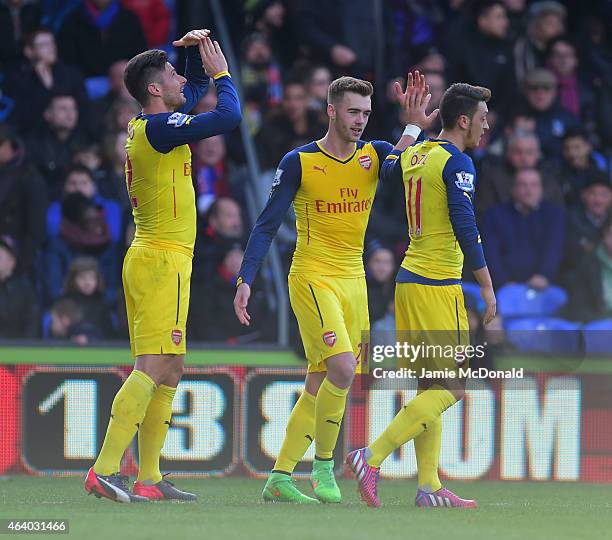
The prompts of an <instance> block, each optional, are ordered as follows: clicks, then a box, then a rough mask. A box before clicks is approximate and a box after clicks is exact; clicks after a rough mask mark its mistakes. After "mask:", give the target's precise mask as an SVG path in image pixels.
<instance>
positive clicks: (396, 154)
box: [379, 149, 403, 182]
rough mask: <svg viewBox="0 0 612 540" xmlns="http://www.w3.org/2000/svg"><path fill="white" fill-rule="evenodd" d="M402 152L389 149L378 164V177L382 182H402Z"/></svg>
mask: <svg viewBox="0 0 612 540" xmlns="http://www.w3.org/2000/svg"><path fill="white" fill-rule="evenodd" d="M401 155H402V153H401V152H400V151H399V150H393V149H392V150H391V152H390V153H389V155H388V156H387V157H386V158H385V160H384V161H383V162H382V164H381V165H380V173H379V177H380V179H381V181H383V182H402V181H403V174H402V162H401V161H402V160H401V159H400V156H401Z"/></svg>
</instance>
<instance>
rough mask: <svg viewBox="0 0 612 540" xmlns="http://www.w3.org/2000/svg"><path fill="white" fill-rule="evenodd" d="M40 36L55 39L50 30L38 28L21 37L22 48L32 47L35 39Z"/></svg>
mask: <svg viewBox="0 0 612 540" xmlns="http://www.w3.org/2000/svg"><path fill="white" fill-rule="evenodd" d="M41 34H51V35H52V36H53V38H54V39H55V36H54V34H53V30H51V29H50V28H45V27H40V28H36V29H35V30H32V32H28V33H27V34H25V36H24V37H23V44H24V46H25V47H33V46H34V41H36V38H37V37H38V36H40V35H41Z"/></svg>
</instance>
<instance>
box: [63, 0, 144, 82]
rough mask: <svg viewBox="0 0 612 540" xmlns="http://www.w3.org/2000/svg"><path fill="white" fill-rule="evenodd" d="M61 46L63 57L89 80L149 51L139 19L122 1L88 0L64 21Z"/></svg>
mask: <svg viewBox="0 0 612 540" xmlns="http://www.w3.org/2000/svg"><path fill="white" fill-rule="evenodd" d="M58 43H59V51H60V58H61V59H62V60H64V62H68V63H69V64H72V65H75V66H77V67H78V68H79V69H80V71H81V73H82V74H83V75H84V76H85V77H98V76H103V75H106V74H107V73H108V69H109V68H110V66H111V65H112V64H113V62H116V61H117V60H121V59H124V58H132V57H133V56H135V55H137V54H138V53H140V52H142V51H144V50H145V49H146V48H147V42H146V40H145V36H144V33H143V31H142V26H141V25H140V21H139V19H138V17H137V16H136V15H135V14H134V13H132V12H131V11H129V10H127V9H125V8H123V7H122V6H121V3H120V2H119V0H84V1H83V3H82V4H81V5H79V6H78V7H76V8H75V9H74V10H73V11H72V12H71V13H70V14H68V15H67V16H66V18H65V19H64V21H63V23H62V26H61V28H60V31H59V35H58Z"/></svg>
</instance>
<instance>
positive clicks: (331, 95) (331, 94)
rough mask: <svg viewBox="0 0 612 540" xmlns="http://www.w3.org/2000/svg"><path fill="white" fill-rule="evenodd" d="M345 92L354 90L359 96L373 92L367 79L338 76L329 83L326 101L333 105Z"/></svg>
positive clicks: (369, 94) (367, 95) (366, 95)
mask: <svg viewBox="0 0 612 540" xmlns="http://www.w3.org/2000/svg"><path fill="white" fill-rule="evenodd" d="M346 92H354V93H355V94H359V95H360V96H363V97H369V96H371V95H372V94H373V93H374V87H373V86H372V83H371V82H369V81H363V80H361V79H355V78H354V77H340V78H339V79H336V80H334V81H332V83H331V84H330V85H329V89H328V90H327V102H328V103H331V104H332V105H335V104H336V103H338V102H339V101H340V100H341V99H342V97H343V96H344V94H345V93H346Z"/></svg>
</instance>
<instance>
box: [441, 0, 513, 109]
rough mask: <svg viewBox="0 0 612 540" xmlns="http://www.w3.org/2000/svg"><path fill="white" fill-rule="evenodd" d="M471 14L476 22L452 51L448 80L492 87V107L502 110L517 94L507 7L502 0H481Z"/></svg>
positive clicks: (449, 57) (490, 105)
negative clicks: (458, 45)
mask: <svg viewBox="0 0 612 540" xmlns="http://www.w3.org/2000/svg"><path fill="white" fill-rule="evenodd" d="M472 13H473V22H472V23H471V24H470V26H469V27H468V28H467V29H466V33H465V35H463V36H462V42H461V46H460V47H457V46H455V47H453V48H451V49H450V50H449V55H448V60H449V62H448V67H449V73H448V76H449V80H450V81H451V82H456V81H470V84H477V85H480V86H485V87H486V88H490V89H491V102H490V103H489V107H490V108H491V109H492V110H494V111H496V112H498V113H501V112H503V111H505V110H507V109H508V107H509V106H510V105H511V104H512V102H513V100H514V99H515V97H516V80H515V79H514V76H513V75H514V73H513V71H512V65H513V62H514V57H513V52H512V43H511V42H510V40H509V39H508V30H509V21H508V15H507V13H506V7H505V6H504V3H503V2H502V0H478V1H477V2H475V4H474V7H473V10H472Z"/></svg>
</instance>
